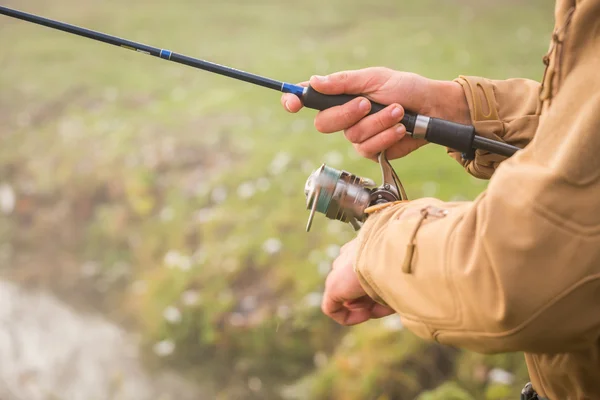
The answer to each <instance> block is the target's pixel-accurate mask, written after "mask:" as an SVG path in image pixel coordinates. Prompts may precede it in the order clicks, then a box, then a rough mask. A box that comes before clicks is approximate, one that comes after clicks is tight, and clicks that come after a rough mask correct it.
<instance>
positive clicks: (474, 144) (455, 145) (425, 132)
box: [301, 85, 521, 159]
mask: <svg viewBox="0 0 600 400" xmlns="http://www.w3.org/2000/svg"><path fill="white" fill-rule="evenodd" d="M357 97H360V96H359V95H349V94H337V95H327V94H323V93H320V92H317V91H316V90H315V89H314V88H312V87H311V86H310V85H309V86H308V87H306V88H304V90H303V93H302V97H301V98H302V102H303V104H304V106H305V107H308V108H312V109H314V110H319V111H322V110H325V109H328V108H331V107H335V106H341V105H342V104H346V103H347V102H349V101H351V100H353V99H355V98H357ZM385 107H386V106H385V105H383V104H380V103H376V102H374V101H371V110H370V111H369V114H368V115H372V114H375V113H377V112H379V111H381V110H383V109H384V108H385ZM400 122H401V123H402V125H404V126H405V127H406V132H407V133H408V134H409V135H410V136H412V137H413V138H415V139H425V140H427V141H428V142H431V143H435V144H439V145H442V146H445V147H448V148H451V149H455V150H457V151H460V152H461V153H463V157H465V158H468V159H473V158H474V157H475V154H474V153H475V149H481V150H485V151H488V152H490V153H495V154H499V155H501V156H505V157H510V156H512V155H513V154H515V153H516V152H517V151H518V150H521V149H520V148H519V147H516V146H512V145H510V144H507V143H503V142H498V141H494V140H489V139H486V138H483V137H480V136H477V135H476V133H475V128H474V127H473V126H471V125H463V124H459V123H456V122H452V121H447V120H444V119H440V118H432V117H426V116H424V115H420V114H416V113H413V112H411V111H408V110H404V118H402V121H400Z"/></svg>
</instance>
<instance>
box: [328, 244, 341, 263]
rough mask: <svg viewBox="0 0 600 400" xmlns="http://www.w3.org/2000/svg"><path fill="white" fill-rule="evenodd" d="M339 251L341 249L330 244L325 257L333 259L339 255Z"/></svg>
mask: <svg viewBox="0 0 600 400" xmlns="http://www.w3.org/2000/svg"><path fill="white" fill-rule="evenodd" d="M340 249H341V247H340V246H338V245H335V244H331V245H329V246H327V250H326V253H327V257H329V258H331V259H334V258H336V257H337V256H338V255H339V254H340Z"/></svg>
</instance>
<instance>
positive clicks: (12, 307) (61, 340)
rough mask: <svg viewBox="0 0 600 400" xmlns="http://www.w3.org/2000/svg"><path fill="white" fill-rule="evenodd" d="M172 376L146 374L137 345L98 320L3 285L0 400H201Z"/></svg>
mask: <svg viewBox="0 0 600 400" xmlns="http://www.w3.org/2000/svg"><path fill="white" fill-rule="evenodd" d="M208 398H214V395H211V394H209V393H207V391H203V390H202V389H201V388H199V387H198V386H197V385H195V384H194V383H192V382H189V381H186V380H185V379H183V378H181V377H180V376H178V375H177V374H176V373H172V372H160V373H158V374H151V373H150V372H148V371H147V370H146V369H145V368H144V366H143V364H142V361H141V359H140V354H139V344H138V342H137V340H136V338H135V336H134V335H131V334H129V333H128V332H126V331H124V330H123V329H121V328H120V327H118V326H116V325H115V324H114V323H112V322H110V321H108V320H107V319H105V318H103V317H102V316H98V315H88V314H82V313H80V312H76V311H75V310H73V309H72V308H70V307H69V306H68V304H66V303H64V302H61V301H60V300H59V299H57V298H55V297H53V296H52V295H50V294H48V293H44V292H40V291H30V290H25V289H22V288H20V287H19V286H17V285H15V284H13V283H9V282H5V281H1V280H0V400H117V399H118V400H150V399H151V400H175V399H177V400H188V399H189V400H192V399H193V400H202V399H208Z"/></svg>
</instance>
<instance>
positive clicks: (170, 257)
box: [164, 250, 192, 271]
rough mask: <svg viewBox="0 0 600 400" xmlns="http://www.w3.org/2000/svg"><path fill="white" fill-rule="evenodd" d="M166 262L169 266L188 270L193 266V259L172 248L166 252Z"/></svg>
mask: <svg viewBox="0 0 600 400" xmlns="http://www.w3.org/2000/svg"><path fill="white" fill-rule="evenodd" d="M164 263H165V265H166V266H167V268H179V269H181V270H183V271H187V270H189V269H190V268H191V267H192V260H191V258H190V257H187V256H185V255H183V254H181V253H179V252H178V251H176V250H170V251H169V252H167V254H165V258H164Z"/></svg>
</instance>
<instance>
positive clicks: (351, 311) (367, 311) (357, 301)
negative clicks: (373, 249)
mask: <svg viewBox="0 0 600 400" xmlns="http://www.w3.org/2000/svg"><path fill="white" fill-rule="evenodd" d="M357 246H358V241H357V240H356V239H354V240H352V241H350V242H348V243H346V244H345V245H344V246H343V247H342V249H341V250H340V255H339V256H338V257H337V258H336V260H335V261H334V262H333V269H332V271H331V272H330V273H329V276H328V277H327V281H326V282H325V293H324V295H323V303H322V305H321V309H322V310H323V312H324V313H325V315H327V316H329V317H330V318H332V319H333V320H334V321H336V322H337V323H339V324H341V325H356V324H360V323H361V322H365V321H368V320H370V319H375V318H382V317H385V316H388V315H391V314H394V313H395V311H394V310H393V309H391V308H389V307H384V306H383V305H381V304H379V303H377V302H375V301H374V300H372V299H371V298H370V297H369V296H368V295H367V293H366V292H365V291H364V290H363V288H362V286H361V285H360V282H359V281H358V278H357V277H356V274H355V272H354V268H353V265H354V259H355V257H356V251H357Z"/></svg>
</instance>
